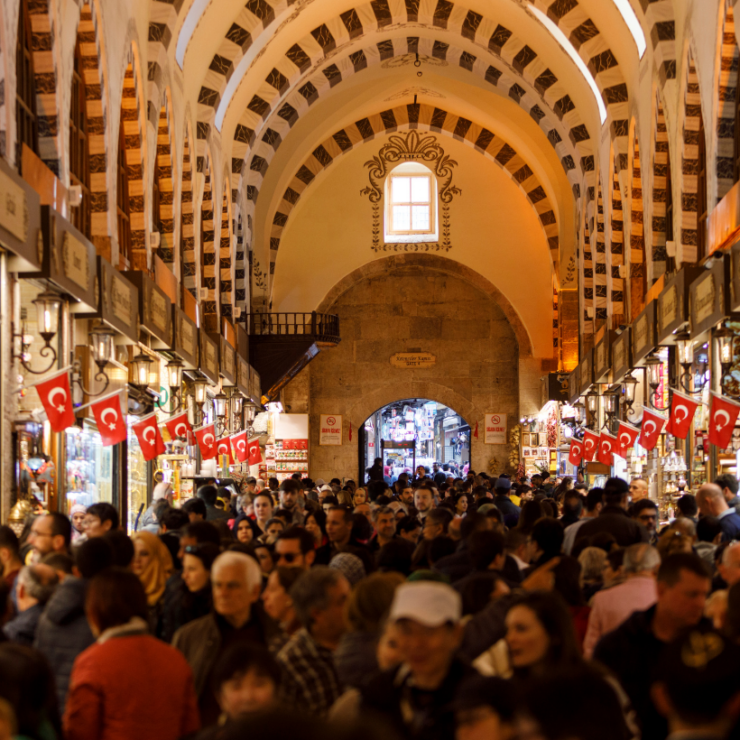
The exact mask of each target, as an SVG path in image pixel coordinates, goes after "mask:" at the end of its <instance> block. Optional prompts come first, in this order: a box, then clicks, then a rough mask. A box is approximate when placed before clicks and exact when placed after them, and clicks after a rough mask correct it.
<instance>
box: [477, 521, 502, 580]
mask: <svg viewBox="0 0 740 740" xmlns="http://www.w3.org/2000/svg"><path fill="white" fill-rule="evenodd" d="M505 546H506V539H505V537H504V535H503V534H502V533H501V532H498V531H494V530H491V529H481V530H478V531H476V532H473V534H471V535H470V538H469V539H468V551H469V553H470V562H471V563H472V564H473V568H474V569H475V570H501V569H502V568H503V567H504V561H505V560H506V553H505V552H504V548H505Z"/></svg>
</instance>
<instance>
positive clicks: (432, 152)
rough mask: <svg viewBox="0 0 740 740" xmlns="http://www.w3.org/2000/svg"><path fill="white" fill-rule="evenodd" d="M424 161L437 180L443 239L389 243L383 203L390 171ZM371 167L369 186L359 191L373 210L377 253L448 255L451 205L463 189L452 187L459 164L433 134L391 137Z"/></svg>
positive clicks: (374, 241) (413, 130) (366, 165)
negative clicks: (443, 253) (439, 253)
mask: <svg viewBox="0 0 740 740" xmlns="http://www.w3.org/2000/svg"><path fill="white" fill-rule="evenodd" d="M414 161H418V162H422V163H424V164H425V165H427V166H428V167H429V169H430V170H431V171H432V172H433V173H434V176H435V177H436V179H437V197H438V199H439V202H440V204H441V207H440V208H439V217H440V222H441V224H440V226H441V236H442V238H441V239H440V241H439V242H413V243H395V242H388V243H386V242H385V240H384V239H383V233H384V232H383V227H382V224H381V209H380V204H381V203H382V201H383V191H384V189H385V184H386V178H387V177H388V174H389V173H390V171H391V170H392V169H393V168H394V167H395V166H396V165H398V164H402V163H403V162H414ZM365 167H367V168H368V176H369V179H370V185H369V186H368V187H366V188H363V189H362V190H361V191H360V195H366V196H367V197H368V199H369V200H370V204H371V206H372V210H373V226H372V238H373V244H372V248H373V251H375V252H449V250H450V249H451V248H452V243H451V240H450V203H451V202H452V198H453V197H454V196H455V195H461V194H462V190H460V188H458V187H457V186H455V185H453V184H452V174H453V172H452V171H453V169H454V168H455V167H457V161H456V160H454V159H452V158H450V157H449V156H448V155H446V154H445V151H444V149H443V148H442V147H441V146H440V144H439V142H438V141H437V137H436V136H433V135H432V134H423V133H420V132H419V131H417V130H416V129H412V130H411V131H407V132H405V133H400V134H393V135H392V136H389V137H388V143H387V144H384V145H383V146H382V147H381V148H380V151H379V152H378V155H377V156H375V157H373V158H372V159H370V160H368V161H367V162H365Z"/></svg>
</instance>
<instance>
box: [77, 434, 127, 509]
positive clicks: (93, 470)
mask: <svg viewBox="0 0 740 740" xmlns="http://www.w3.org/2000/svg"><path fill="white" fill-rule="evenodd" d="M64 437H65V442H66V446H67V464H66V470H65V492H66V498H67V510H70V509H71V507H72V506H74V505H75V504H81V505H82V506H92V505H93V504H97V503H100V502H102V501H105V502H107V503H109V504H113V506H116V508H117V507H118V491H116V490H115V485H114V481H115V480H116V474H117V471H116V466H117V461H118V456H117V455H116V454H115V452H116V447H103V442H102V439H101V437H100V434H99V433H98V427H97V425H96V424H94V423H92V422H89V421H84V422H83V423H82V427H79V426H73V427H70V428H69V429H67V430H66V431H65V432H64Z"/></svg>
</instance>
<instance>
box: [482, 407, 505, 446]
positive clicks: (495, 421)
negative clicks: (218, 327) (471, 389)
mask: <svg viewBox="0 0 740 740" xmlns="http://www.w3.org/2000/svg"><path fill="white" fill-rule="evenodd" d="M486 444H487V445H505V444H506V414H486Z"/></svg>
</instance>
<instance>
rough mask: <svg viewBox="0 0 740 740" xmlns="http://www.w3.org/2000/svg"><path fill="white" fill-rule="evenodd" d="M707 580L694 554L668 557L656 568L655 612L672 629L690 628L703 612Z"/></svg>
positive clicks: (701, 563)
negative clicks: (656, 591) (665, 620)
mask: <svg viewBox="0 0 740 740" xmlns="http://www.w3.org/2000/svg"><path fill="white" fill-rule="evenodd" d="M710 585H711V580H710V576H709V571H708V569H707V566H706V565H705V564H704V561H703V560H702V559H701V558H700V557H699V556H698V555H694V554H688V553H676V554H675V555H669V556H668V557H667V558H665V560H663V562H662V563H661V564H660V568H659V569H658V607H657V608H658V610H659V611H660V613H661V614H662V615H664V617H665V618H666V619H667V620H670V622H671V624H673V625H675V628H676V629H685V628H687V627H693V626H694V625H695V624H697V623H698V622H699V620H700V619H701V617H702V614H703V612H704V604H705V603H706V600H707V595H708V594H709V588H710Z"/></svg>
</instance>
